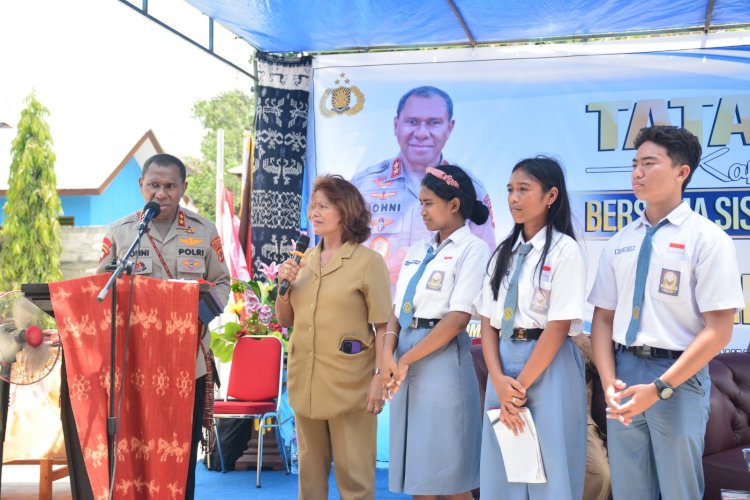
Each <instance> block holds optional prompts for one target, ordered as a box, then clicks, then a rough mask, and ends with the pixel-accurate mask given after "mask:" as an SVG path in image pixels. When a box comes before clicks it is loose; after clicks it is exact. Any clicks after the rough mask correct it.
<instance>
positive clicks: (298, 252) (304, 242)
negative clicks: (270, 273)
mask: <svg viewBox="0 0 750 500" xmlns="http://www.w3.org/2000/svg"><path fill="white" fill-rule="evenodd" d="M309 244H310V237H309V236H308V235H306V234H300V235H299V238H297V244H296V245H295V247H294V252H292V260H293V261H294V262H296V263H297V264H299V261H300V260H301V259H302V255H303V254H304V253H305V250H307V246H308V245H309ZM290 284H291V283H289V280H284V281H282V282H281V285H280V286H279V295H284V294H285V293H286V291H287V290H289V285H290Z"/></svg>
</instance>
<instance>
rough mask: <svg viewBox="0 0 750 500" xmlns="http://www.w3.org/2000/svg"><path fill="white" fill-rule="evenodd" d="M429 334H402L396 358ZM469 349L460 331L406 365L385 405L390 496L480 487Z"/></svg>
mask: <svg viewBox="0 0 750 500" xmlns="http://www.w3.org/2000/svg"><path fill="white" fill-rule="evenodd" d="M429 332H430V330H429V329H419V330H411V329H409V330H406V331H404V332H402V333H401V335H400V338H399V343H398V349H397V354H398V355H399V356H401V355H403V354H404V353H406V351H408V350H409V349H411V348H412V347H413V346H414V345H415V344H417V342H419V341H420V340H422V339H423V338H424V337H425V336H426V335H427V334H428V333H429ZM470 345H471V339H469V335H468V334H467V333H466V332H461V333H460V334H459V335H458V336H457V337H456V338H455V339H453V340H452V341H450V342H449V343H448V344H447V345H445V346H444V347H442V348H441V349H439V350H437V351H435V352H433V353H432V354H430V355H429V356H427V357H425V358H422V359H421V360H419V361H417V362H416V363H414V364H412V365H411V366H409V372H408V374H407V376H406V379H405V380H404V381H403V382H402V383H401V388H400V390H399V392H398V393H397V394H396V396H395V397H394V398H393V401H391V404H390V406H391V421H390V424H391V436H390V464H389V466H388V467H389V488H390V490H391V491H393V492H397V493H406V494H409V495H451V494H455V493H462V492H464V491H470V490H472V489H474V488H476V487H477V486H479V448H480V444H481V425H482V419H481V415H480V412H481V408H480V403H479V386H478V384H477V378H476V374H475V372H474V365H473V363H472V360H471V355H470V354H469V346H470ZM489 498H491V497H489Z"/></svg>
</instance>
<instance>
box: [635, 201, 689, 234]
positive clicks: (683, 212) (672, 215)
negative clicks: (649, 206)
mask: <svg viewBox="0 0 750 500" xmlns="http://www.w3.org/2000/svg"><path fill="white" fill-rule="evenodd" d="M692 212H693V211H692V210H691V209H690V205H688V202H687V201H683V202H682V203H680V204H679V205H677V206H676V207H675V208H674V209H673V210H672V211H671V212H669V214H667V216H666V217H664V219H667V220H668V221H669V223H670V224H674V225H675V226H679V225H681V224H682V223H683V222H685V221H686V220H687V218H688V217H689V216H690V214H691V213H692ZM664 219H662V220H664ZM659 222H661V220H660V221H657V224H658V223H659ZM636 223H637V224H638V225H637V228H638V229H640V228H641V226H650V225H651V224H650V223H649V222H648V220H647V219H646V213H645V212H644V213H643V214H642V215H641V216H640V217H638V219H636Z"/></svg>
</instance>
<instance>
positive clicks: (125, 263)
mask: <svg viewBox="0 0 750 500" xmlns="http://www.w3.org/2000/svg"><path fill="white" fill-rule="evenodd" d="M149 222H151V221H147V222H146V224H143V226H142V227H141V228H140V229H139V230H138V235H137V236H136V237H135V239H134V240H133V243H132V244H131V245H130V248H128V251H127V252H125V256H124V257H123V258H122V259H121V260H120V263H119V264H117V265H115V262H116V260H112V263H111V264H109V265H107V266H106V267H105V269H106V270H107V271H112V276H110V277H109V281H107V284H106V285H104V288H102V291H101V292H99V295H98V296H97V297H96V300H97V301H98V302H102V301H104V298H105V297H106V296H107V292H109V289H110V288H111V289H112V295H111V304H112V321H111V323H112V327H111V332H110V336H111V340H110V342H111V344H110V349H109V351H110V353H109V354H110V356H109V416H108V417H107V451H108V465H109V491H112V484H113V482H114V480H115V478H114V467H115V461H116V457H115V434H116V433H117V427H118V425H119V423H118V421H117V416H116V415H115V385H116V384H115V366H116V365H115V355H116V353H117V344H116V342H117V278H119V277H120V276H122V273H123V271H125V272H126V273H127V275H128V276H131V275H132V273H133V263H132V262H130V255H131V254H132V252H133V250H135V247H136V246H137V245H138V244H139V243H140V241H141V238H143V235H144V234H145V233H147V232H148V223H149ZM131 286H133V285H132V283H131ZM126 347H127V346H126ZM123 383H124V381H123Z"/></svg>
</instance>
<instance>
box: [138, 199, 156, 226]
mask: <svg viewBox="0 0 750 500" xmlns="http://www.w3.org/2000/svg"><path fill="white" fill-rule="evenodd" d="M160 212H161V206H159V204H158V203H156V202H155V201H149V202H148V203H146V205H145V206H144V207H143V218H142V219H141V222H139V223H138V232H141V231H144V230H145V229H146V228H147V227H148V224H149V222H151V219H154V218H155V217H158V216H159V213H160Z"/></svg>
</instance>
